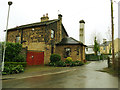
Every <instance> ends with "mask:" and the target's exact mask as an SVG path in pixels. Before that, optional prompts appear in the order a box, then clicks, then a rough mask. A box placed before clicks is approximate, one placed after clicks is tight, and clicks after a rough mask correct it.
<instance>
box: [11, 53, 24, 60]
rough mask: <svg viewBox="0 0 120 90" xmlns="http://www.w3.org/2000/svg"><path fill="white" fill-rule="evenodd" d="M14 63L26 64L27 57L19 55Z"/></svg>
mask: <svg viewBox="0 0 120 90" xmlns="http://www.w3.org/2000/svg"><path fill="white" fill-rule="evenodd" d="M13 61H14V62H25V57H24V56H23V55H21V54H19V55H17V56H16V57H15V58H14V60H13Z"/></svg>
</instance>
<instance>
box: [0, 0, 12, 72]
mask: <svg viewBox="0 0 120 90" xmlns="http://www.w3.org/2000/svg"><path fill="white" fill-rule="evenodd" d="M8 5H9V7H8V16H7V25H6V35H5V42H4V51H3V61H2V71H3V70H4V60H5V49H6V41H7V30H8V21H9V13H10V6H11V5H12V2H11V1H9V2H8Z"/></svg>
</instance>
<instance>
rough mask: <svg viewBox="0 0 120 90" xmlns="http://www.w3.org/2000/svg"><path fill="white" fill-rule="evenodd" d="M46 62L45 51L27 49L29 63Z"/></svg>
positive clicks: (38, 63)
mask: <svg viewBox="0 0 120 90" xmlns="http://www.w3.org/2000/svg"><path fill="white" fill-rule="evenodd" d="M40 64H44V52H36V51H27V65H40Z"/></svg>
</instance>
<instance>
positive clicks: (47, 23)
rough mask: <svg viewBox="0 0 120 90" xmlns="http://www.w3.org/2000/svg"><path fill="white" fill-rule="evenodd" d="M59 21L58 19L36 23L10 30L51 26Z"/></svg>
mask: <svg viewBox="0 0 120 90" xmlns="http://www.w3.org/2000/svg"><path fill="white" fill-rule="evenodd" d="M57 21H58V19H54V20H48V21H44V22H36V23H31V24H26V25H21V26H18V27H15V28H11V29H8V30H16V29H23V28H30V27H36V26H42V25H49V24H51V23H54V22H57Z"/></svg>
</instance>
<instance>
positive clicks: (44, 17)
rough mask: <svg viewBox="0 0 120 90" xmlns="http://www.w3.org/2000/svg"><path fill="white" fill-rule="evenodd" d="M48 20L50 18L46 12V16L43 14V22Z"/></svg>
mask: <svg viewBox="0 0 120 90" xmlns="http://www.w3.org/2000/svg"><path fill="white" fill-rule="evenodd" d="M48 20H49V17H48V13H46V16H45V15H43V17H41V22H44V21H48Z"/></svg>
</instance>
